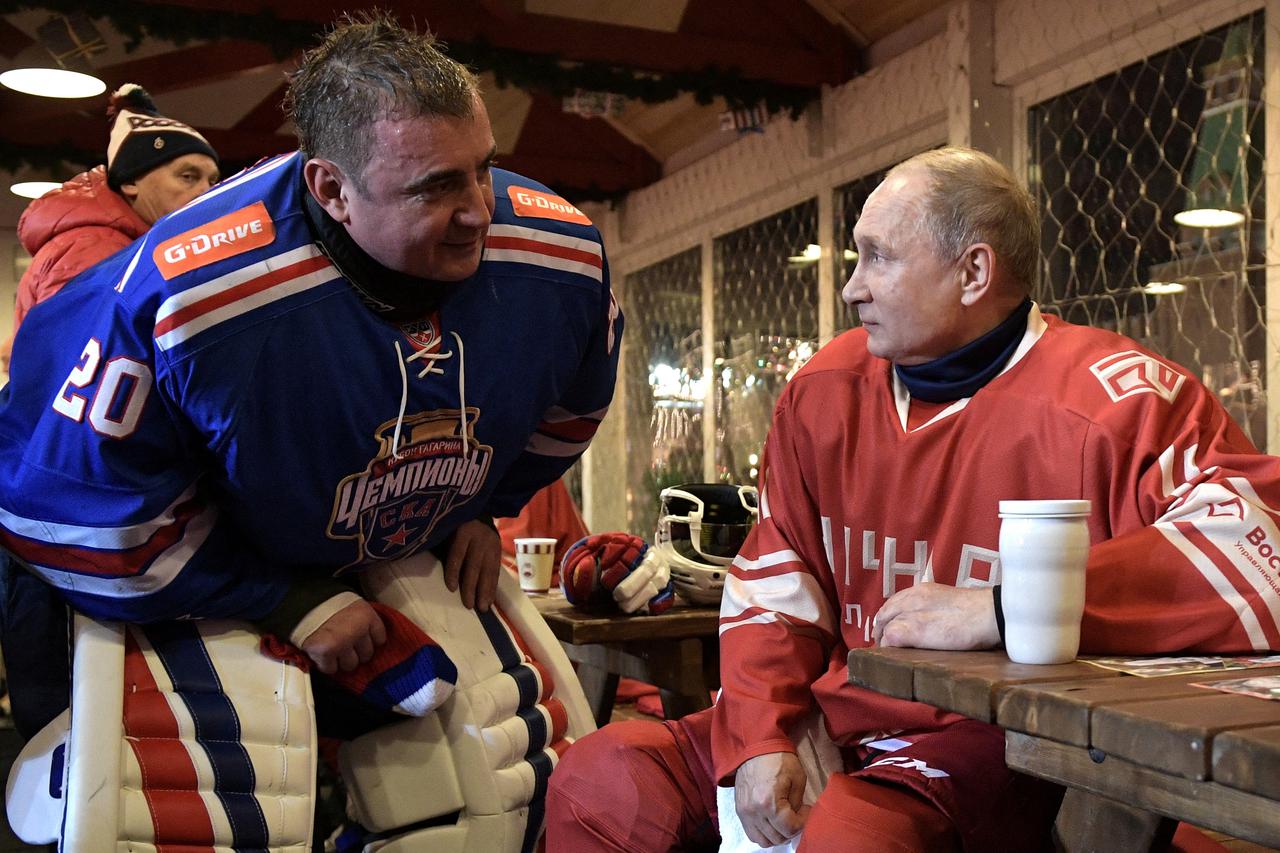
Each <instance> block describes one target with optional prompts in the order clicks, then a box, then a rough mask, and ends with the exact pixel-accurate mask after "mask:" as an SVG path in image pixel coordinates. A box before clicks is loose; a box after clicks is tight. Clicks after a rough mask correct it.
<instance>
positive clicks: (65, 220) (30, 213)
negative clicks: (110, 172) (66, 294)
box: [13, 166, 147, 333]
mask: <svg viewBox="0 0 1280 853" xmlns="http://www.w3.org/2000/svg"><path fill="white" fill-rule="evenodd" d="M146 231H147V224H146V223H145V222H143V221H142V219H141V218H140V217H139V216H138V214H136V213H134V212H133V208H132V207H130V206H129V203H128V202H127V201H125V199H124V196H122V195H120V194H119V193H116V192H114V191H112V189H111V188H110V187H108V186H107V170H106V167H104V166H98V167H97V168H94V169H90V170H89V171H87V172H82V173H80V174H79V175H76V176H75V177H74V178H72V179H71V180H69V181H67V182H66V183H65V184H63V185H62V186H61V187H60V188H59V189H56V190H52V191H50V192H49V193H47V194H45V195H44V196H42V197H41V198H38V199H36V200H35V201H33V202H31V204H29V205H27V209H26V210H25V211H23V213H22V218H21V219H19V220H18V239H19V240H21V241H22V245H23V247H24V248H26V250H27V251H28V252H30V253H31V254H32V255H34V257H33V258H32V260H31V267H30V268H29V269H28V270H27V272H26V274H25V275H23V276H22V281H21V282H19V283H18V301H17V304H16V305H14V308H13V330H14V332H15V333H16V332H17V331H18V326H19V325H21V323H22V321H23V319H24V318H25V317H26V316H27V312H28V311H30V310H31V306H33V305H35V304H36V303H37V302H43V301H44V300H46V299H48V298H49V297H50V296H52V295H53V294H55V293H57V292H58V291H59V290H61V289H62V286H63V285H64V284H66V283H67V282H68V281H70V280H71V279H73V278H75V277H76V276H77V275H79V274H80V273H82V272H84V271H85V270H87V269H88V268H89V267H91V266H93V265H94V264H96V263H97V262H98V261H101V260H103V259H104V258H106V257H108V256H110V255H114V254H115V253H116V252H118V251H120V250H121V249H123V248H124V247H125V246H127V245H129V244H130V243H132V242H133V241H134V240H136V239H138V238H139V237H141V236H142V235H143V234H145V233H146Z"/></svg>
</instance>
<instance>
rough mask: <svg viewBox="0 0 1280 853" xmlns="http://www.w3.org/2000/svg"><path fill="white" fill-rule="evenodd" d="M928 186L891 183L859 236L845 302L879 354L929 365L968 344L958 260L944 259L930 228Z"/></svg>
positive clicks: (901, 177) (870, 203)
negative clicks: (962, 321) (927, 223)
mask: <svg viewBox="0 0 1280 853" xmlns="http://www.w3.org/2000/svg"><path fill="white" fill-rule="evenodd" d="M927 181H928V179H927V176H926V174H925V172H924V170H923V169H920V168H907V169H904V170H901V171H898V172H895V173H893V174H891V175H890V176H889V177H888V178H886V179H885V181H884V183H882V184H881V185H880V186H879V187H877V188H876V190H875V192H873V193H872V194H871V197H870V198H868V199H867V203H866V205H865V206H864V207H863V209H862V216H861V217H860V218H859V219H858V224H857V226H855V227H854V229H853V239H854V243H856V244H857V247H858V265H857V266H856V267H855V268H854V271H853V275H852V276H850V277H849V282H848V284H846V285H845V287H844V291H843V296H844V300H845V302H847V303H849V304H850V305H852V306H854V307H856V308H857V309H858V317H859V319H860V320H861V321H862V326H863V328H865V329H866V330H867V349H868V350H870V352H871V354H872V355H875V356H878V357H879V358H885V359H889V360H890V361H893V362H896V363H898V364H906V365H910V364H923V363H925V362H927V361H932V360H933V359H935V358H938V357H940V356H943V355H946V354H947V353H948V352H951V351H952V350H954V349H956V348H957V347H959V346H961V345H963V344H964V343H965V341H964V340H963V334H962V332H961V330H960V307H961V306H960V300H959V290H958V287H953V286H952V284H954V283H955V282H956V271H957V264H956V261H955V260H954V259H944V258H940V257H938V253H937V249H936V248H935V246H934V242H933V239H932V237H931V236H930V235H929V233H928V232H927V231H926V230H925V227H924V217H925V212H926V210H927V207H926V205H927V203H928V197H927V189H928V183H927Z"/></svg>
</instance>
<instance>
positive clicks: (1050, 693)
mask: <svg viewBox="0 0 1280 853" xmlns="http://www.w3.org/2000/svg"><path fill="white" fill-rule="evenodd" d="M1277 674H1280V668H1271V669H1251V670H1234V671H1230V672H1214V673H1197V674H1194V675H1174V676H1165V677H1158V678H1139V677H1136V676H1130V675H1124V674H1122V673H1119V672H1113V671H1109V670H1104V669H1101V668H1099V667H1095V666H1092V665H1090V664H1087V663H1083V662H1072V663H1068V664H1062V665H1055V666H1031V665H1027V664H1016V663H1013V662H1011V661H1010V660H1009V659H1008V658H1007V657H1006V656H1005V654H1004V652H1002V651H992V652H943V651H931V650H923V649H857V650H854V651H852V652H850V653H849V680H850V681H851V682H852V683H854V684H857V685H859V686H862V687H867V688H869V689H872V690H875V691H877V692H879V693H884V694H886V695H889V696H896V697H898V698H901V699H915V700H918V701H921V702H927V703H929V704H931V705H936V706H938V707H940V708H944V709H946V710H949V711H955V712H957V713H960V714H964V715H965V716H968V717H972V718H973V719H976V720H981V721H983V722H993V723H996V724H998V725H1000V726H1002V727H1003V728H1004V729H1005V761H1006V762H1007V763H1008V765H1009V766H1010V767H1012V768H1014V769H1015V770H1020V771H1022V772H1024V773H1028V774H1030V775H1032V776H1038V777H1040V778H1042V779H1049V780H1051V781H1054V782H1058V783H1060V784H1062V785H1065V786H1067V796H1066V798H1065V799H1064V801H1063V807H1062V810H1061V811H1060V812H1059V815H1058V822H1057V832H1058V835H1059V840H1060V842H1061V844H1062V845H1063V848H1064V849H1065V850H1068V851H1077V850H1079V851H1083V850H1091V851H1092V850H1101V851H1105V850H1116V851H1132V850H1149V849H1160V845H1161V844H1163V843H1164V842H1165V841H1167V839H1168V838H1169V837H1171V836H1172V833H1173V830H1174V828H1175V826H1176V821H1178V820H1186V821H1188V822H1190V823H1193V824H1196V825H1198V826H1204V827H1208V828H1210V829H1214V830H1217V831H1219V832H1224V833H1226V834H1228V835H1232V836H1235V837H1237V838H1243V839H1246V840H1248V841H1253V842H1255V843H1258V844H1264V845H1267V846H1270V847H1280V702H1274V701H1268V700H1265V699H1258V698H1255V697H1251V696H1239V695H1233V694H1228V693H1223V692H1220V691H1214V690H1205V689H1203V688H1200V687H1191V686H1190V684H1191V683H1192V682H1209V681H1216V680H1220V679H1225V678H1243V677H1250V676H1257V675H1277Z"/></svg>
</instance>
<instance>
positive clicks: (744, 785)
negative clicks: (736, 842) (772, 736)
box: [733, 752, 809, 847]
mask: <svg viewBox="0 0 1280 853" xmlns="http://www.w3.org/2000/svg"><path fill="white" fill-rule="evenodd" d="M804 788H805V778H804V768H802V767H801V766H800V759H798V758H796V756H795V753H792V752H770V753H766V754H765V755H757V756H756V757H755V758H749V759H747V760H746V761H744V762H742V766H741V767H739V768H738V772H737V774H736V776H735V780H734V783H733V790H734V801H735V803H736V805H737V808H738V818H739V819H740V820H741V821H742V828H743V829H744V830H746V832H747V837H748V838H750V839H751V840H752V841H754V842H755V843H756V844H759V845H760V846H761V847H773V846H774V845H775V844H781V843H782V842H784V841H786V840H787V839H788V838H792V837H794V836H795V835H796V834H797V833H798V832H800V830H801V829H803V828H804V822H805V818H807V817H808V816H809V807H808V806H806V805H802V802H803V800H804Z"/></svg>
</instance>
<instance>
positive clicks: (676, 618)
mask: <svg viewBox="0 0 1280 853" xmlns="http://www.w3.org/2000/svg"><path fill="white" fill-rule="evenodd" d="M530 599H531V600H532V601H533V603H534V606H536V607H537V608H538V612H539V613H541V614H542V618H544V619H545V620H546V621H547V625H548V626H549V627H550V628H551V633H553V634H555V636H556V639H558V640H560V642H561V644H562V645H563V646H564V650H565V653H566V654H568V656H569V659H570V660H572V661H574V662H575V663H577V665H578V680H579V681H581V682H582V689H583V691H584V692H586V694H587V702H588V703H589V704H590V705H591V712H592V713H593V714H594V715H595V718H596V724H597V725H600V726H603V725H604V724H605V723H607V722H609V716H610V715H611V714H612V713H613V699H614V694H615V693H616V692H617V690H618V679H619V678H620V677H622V676H626V677H627V678H638V679H639V680H641V681H645V682H648V683H649V684H653V685H655V686H657V688H658V693H659V695H660V697H661V698H662V713H663V715H664V716H666V718H667V719H669V720H674V719H677V718H679V717H683V716H684V715H685V714H691V713H693V712H694V711H701V710H703V709H704V708H710V707H711V700H710V691H711V690H712V689H714V688H716V687H719V686H720V646H719V642H718V631H719V622H720V611H719V608H716V607H692V606H690V605H688V604H685V603H684V602H679V603H677V604H675V605H674V606H673V607H672V608H671V609H670V610H668V611H667V612H666V613H663V614H662V615H661V616H625V615H623V614H617V615H608V616H597V615H593V614H590V613H583V612H582V611H581V610H577V609H576V608H574V607H573V606H572V605H571V604H569V602H568V601H566V600H565V598H564V594H563V593H560V592H559V591H553V592H551V593H548V594H546V595H534V596H530Z"/></svg>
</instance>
